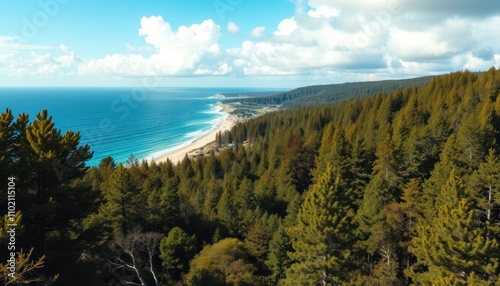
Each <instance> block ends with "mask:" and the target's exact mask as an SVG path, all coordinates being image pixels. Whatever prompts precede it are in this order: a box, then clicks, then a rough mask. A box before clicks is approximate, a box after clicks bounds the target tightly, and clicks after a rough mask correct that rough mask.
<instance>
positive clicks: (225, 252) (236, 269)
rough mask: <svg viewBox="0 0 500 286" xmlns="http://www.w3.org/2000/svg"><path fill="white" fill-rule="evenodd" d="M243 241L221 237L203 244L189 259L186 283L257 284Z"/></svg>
mask: <svg viewBox="0 0 500 286" xmlns="http://www.w3.org/2000/svg"><path fill="white" fill-rule="evenodd" d="M248 259H249V255H248V252H247V250H246V248H245V246H244V243H243V242H241V241H239V240H238V239H236V238H228V239H223V240H221V241H219V242H217V243H215V244H212V245H207V246H205V247H204V248H203V249H202V250H201V252H200V253H199V254H198V255H197V256H196V257H195V258H194V259H193V260H192V261H191V270H190V272H189V273H188V275H187V276H186V278H187V281H188V285H258V284H257V281H256V278H255V277H254V270H255V268H254V266H253V265H252V264H251V263H250V262H249V260H248Z"/></svg>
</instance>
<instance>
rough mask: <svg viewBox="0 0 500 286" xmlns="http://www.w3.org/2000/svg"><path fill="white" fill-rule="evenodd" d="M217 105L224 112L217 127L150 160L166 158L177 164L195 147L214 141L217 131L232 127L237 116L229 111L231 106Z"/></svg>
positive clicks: (198, 147)
mask: <svg viewBox="0 0 500 286" xmlns="http://www.w3.org/2000/svg"><path fill="white" fill-rule="evenodd" d="M217 105H219V106H222V110H221V111H222V112H224V113H226V115H225V117H224V118H223V119H222V120H221V122H220V123H219V125H217V127H216V128H215V129H214V130H212V131H210V132H209V133H207V134H205V135H203V136H202V137H200V138H198V139H196V140H195V141H193V142H192V143H191V144H189V145H187V146H185V147H182V148H180V149H178V150H175V151H173V152H170V153H168V154H165V155H162V156H159V157H157V158H153V159H151V161H154V162H157V163H160V162H165V161H167V159H170V161H172V163H174V164H177V163H178V162H180V161H182V159H184V156H186V154H187V153H191V152H192V151H195V150H197V149H200V148H202V147H203V146H205V145H207V144H209V143H211V142H214V141H215V135H216V134H217V133H219V132H221V131H222V132H224V131H226V130H230V129H231V127H233V126H234V125H235V124H236V123H237V122H238V118H237V117H236V116H235V115H232V114H231V113H230V112H231V111H232V107H231V106H229V105H227V104H223V103H220V102H218V103H217Z"/></svg>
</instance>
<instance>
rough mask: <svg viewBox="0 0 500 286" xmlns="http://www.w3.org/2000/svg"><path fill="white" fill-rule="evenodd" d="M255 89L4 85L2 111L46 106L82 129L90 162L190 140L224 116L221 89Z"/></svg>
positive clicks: (66, 124) (151, 153) (120, 159)
mask: <svg viewBox="0 0 500 286" xmlns="http://www.w3.org/2000/svg"><path fill="white" fill-rule="evenodd" d="M265 90H269V89H265ZM256 91H263V89H257V88H154V89H149V90H146V89H141V88H0V112H4V111H5V109H6V108H9V109H11V110H12V111H13V114H14V116H15V117H17V115H18V114H20V113H23V112H24V113H28V114H29V116H30V120H33V119H34V118H35V116H36V114H37V113H38V112H40V111H42V110H43V109H47V110H48V113H49V115H50V116H52V117H53V121H54V122H55V126H56V128H58V129H61V131H62V132H63V133H64V132H65V131H67V130H73V131H79V132H80V134H81V137H82V138H81V140H80V143H82V144H85V143H88V144H89V145H90V147H91V150H92V151H94V157H93V158H92V159H91V160H90V161H88V162H87V165H89V166H96V165H97V164H99V162H100V161H101V159H102V158H104V157H106V156H111V157H113V158H114V159H115V162H117V163H124V162H126V160H127V159H128V158H129V156H130V155H132V154H133V155H134V156H135V157H136V158H137V159H139V160H142V159H151V158H155V157H158V156H161V155H163V154H166V153H168V152H170V151H173V150H176V149H178V148H181V147H183V146H186V145H188V144H190V143H191V142H192V141H194V140H196V139H197V138H199V137H201V136H203V135H204V134H206V133H208V132H210V131H211V130H212V129H213V128H215V127H216V126H217V124H218V123H219V122H220V121H221V120H222V119H223V117H224V114H223V113H222V112H221V111H220V108H218V107H217V106H215V105H214V104H215V103H216V102H218V101H221V99H220V98H215V97H214V96H215V95H216V94H224V93H240V92H241V93H242V94H243V93H245V92H256ZM214 140H215V138H214Z"/></svg>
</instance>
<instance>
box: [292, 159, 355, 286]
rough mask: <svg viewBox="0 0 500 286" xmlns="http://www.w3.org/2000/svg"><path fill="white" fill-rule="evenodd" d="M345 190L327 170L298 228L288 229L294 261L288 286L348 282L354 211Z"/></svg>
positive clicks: (310, 196)
mask: <svg viewBox="0 0 500 286" xmlns="http://www.w3.org/2000/svg"><path fill="white" fill-rule="evenodd" d="M344 190H345V186H344V185H343V182H341V181H340V179H339V177H338V175H336V174H334V173H333V171H332V168H331V166H328V167H327V168H326V170H325V172H324V173H323V174H321V176H320V177H319V178H318V179H317V180H316V183H315V184H314V185H313V186H312V187H311V189H310V190H309V191H308V192H307V193H306V198H305V201H304V203H303V204H302V206H301V208H300V210H299V214H298V223H297V225H296V226H293V227H290V228H288V229H287V233H288V234H289V236H290V238H291V241H292V246H293V249H294V252H290V253H289V256H290V258H291V259H292V260H294V261H295V263H294V264H292V265H291V266H290V267H289V268H288V269H287V270H286V276H287V278H286V280H285V284H287V285H317V284H321V285H331V284H337V283H341V282H345V281H348V280H349V276H348V273H349V271H348V269H349V267H350V262H352V260H351V259H352V258H351V247H352V245H353V239H354V237H353V232H354V224H353V216H354V211H353V210H352V209H351V208H350V207H349V205H350V204H351V198H349V197H347V196H346V194H345V192H344Z"/></svg>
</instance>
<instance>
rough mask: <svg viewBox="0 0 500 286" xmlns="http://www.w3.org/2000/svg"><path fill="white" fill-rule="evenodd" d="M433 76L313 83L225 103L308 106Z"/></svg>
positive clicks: (416, 83)
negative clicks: (324, 83)
mask: <svg viewBox="0 0 500 286" xmlns="http://www.w3.org/2000/svg"><path fill="white" fill-rule="evenodd" d="M432 78H433V77H431V76H425V77H418V78H411V79H400V80H381V81H366V82H347V83H341V84H327V85H312V86H305V87H299V88H296V89H293V90H290V91H285V92H281V93H277V94H271V95H267V96H264V95H265V94H266V93H261V94H260V96H253V97H250V98H238V99H230V100H227V101H226V102H227V103H231V102H239V103H242V104H253V105H282V108H283V109H292V108H293V109H295V108H299V107H305V106H310V105H323V104H331V103H334V102H338V101H340V100H345V99H352V98H357V97H360V96H365V95H374V94H377V93H389V92H392V91H395V90H398V89H404V88H406V87H410V86H413V87H416V86H422V85H424V84H427V83H429V82H430V81H431V79H432Z"/></svg>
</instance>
